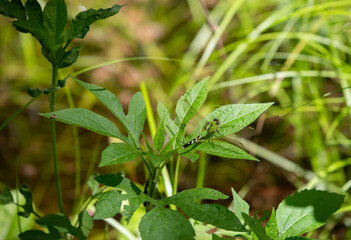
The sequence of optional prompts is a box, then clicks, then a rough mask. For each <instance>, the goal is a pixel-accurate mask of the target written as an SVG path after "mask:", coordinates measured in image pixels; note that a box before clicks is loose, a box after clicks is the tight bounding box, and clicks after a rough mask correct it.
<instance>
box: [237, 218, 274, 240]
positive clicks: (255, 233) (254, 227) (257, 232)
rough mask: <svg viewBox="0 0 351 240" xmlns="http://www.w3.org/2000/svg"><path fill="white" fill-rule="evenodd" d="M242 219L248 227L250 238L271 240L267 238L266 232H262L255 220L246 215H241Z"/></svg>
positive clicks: (259, 223)
mask: <svg viewBox="0 0 351 240" xmlns="http://www.w3.org/2000/svg"><path fill="white" fill-rule="evenodd" d="M242 217H243V218H244V220H245V224H247V225H248V226H249V227H250V230H251V236H252V237H253V239H255V240H272V239H271V238H270V237H268V236H267V234H266V232H265V231H264V229H263V227H262V224H261V222H260V221H258V220H257V219H254V218H252V217H251V216H249V215H248V214H246V213H242Z"/></svg>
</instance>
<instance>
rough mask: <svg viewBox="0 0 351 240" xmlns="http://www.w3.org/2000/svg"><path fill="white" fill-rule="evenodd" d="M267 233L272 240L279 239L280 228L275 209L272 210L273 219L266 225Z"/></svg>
mask: <svg viewBox="0 0 351 240" xmlns="http://www.w3.org/2000/svg"><path fill="white" fill-rule="evenodd" d="M265 232H266V234H267V235H268V236H269V237H270V238H272V239H277V238H278V226H277V219H276V217H275V210H274V208H273V209H272V213H271V217H270V218H269V220H268V222H267V224H266V227H265Z"/></svg>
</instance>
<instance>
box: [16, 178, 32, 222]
mask: <svg viewBox="0 0 351 240" xmlns="http://www.w3.org/2000/svg"><path fill="white" fill-rule="evenodd" d="M19 191H20V193H21V194H22V195H23V197H24V198H25V199H26V203H25V204H24V206H22V207H23V210H24V212H19V213H18V214H19V215H21V216H23V217H25V218H27V217H29V215H30V214H31V213H32V212H33V205H32V193H31V191H30V189H29V187H28V186H27V185H22V186H20V188H19Z"/></svg>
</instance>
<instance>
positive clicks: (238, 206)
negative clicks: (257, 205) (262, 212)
mask: <svg viewBox="0 0 351 240" xmlns="http://www.w3.org/2000/svg"><path fill="white" fill-rule="evenodd" d="M232 194H233V201H234V213H235V215H236V216H237V217H238V218H239V219H240V220H241V221H243V222H244V221H245V219H244V217H243V215H242V214H243V213H245V214H246V215H249V209H250V206H249V204H248V203H247V202H245V201H244V199H242V198H241V197H240V196H239V195H238V194H237V193H236V192H235V190H234V189H233V188H232Z"/></svg>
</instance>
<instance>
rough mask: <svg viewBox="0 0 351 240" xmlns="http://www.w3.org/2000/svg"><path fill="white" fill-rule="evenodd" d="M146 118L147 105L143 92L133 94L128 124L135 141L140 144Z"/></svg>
mask: <svg viewBox="0 0 351 240" xmlns="http://www.w3.org/2000/svg"><path fill="white" fill-rule="evenodd" d="M145 120H146V105H145V101H144V97H143V95H142V94H141V92H137V93H136V94H134V95H133V97H132V99H131V100H130V102H129V108H128V115H127V126H128V129H129V131H130V133H131V134H132V137H133V138H134V142H135V143H136V145H137V146H139V137H140V134H141V132H142V131H143V128H144V124H145Z"/></svg>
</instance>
